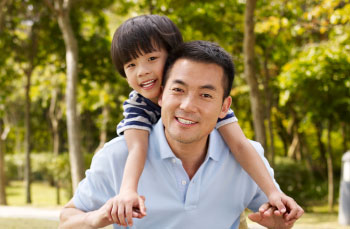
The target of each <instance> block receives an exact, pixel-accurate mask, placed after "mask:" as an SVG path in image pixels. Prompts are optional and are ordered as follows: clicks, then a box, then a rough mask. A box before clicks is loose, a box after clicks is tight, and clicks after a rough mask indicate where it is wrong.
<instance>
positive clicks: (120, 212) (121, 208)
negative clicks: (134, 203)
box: [118, 204, 126, 226]
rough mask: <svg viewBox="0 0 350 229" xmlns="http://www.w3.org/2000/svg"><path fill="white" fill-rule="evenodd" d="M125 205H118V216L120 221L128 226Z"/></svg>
mask: <svg viewBox="0 0 350 229" xmlns="http://www.w3.org/2000/svg"><path fill="white" fill-rule="evenodd" d="M124 216H125V206H124V205H123V204H121V205H120V206H119V207H118V218H119V221H120V224H121V225H122V226H126V222H125V217H124Z"/></svg>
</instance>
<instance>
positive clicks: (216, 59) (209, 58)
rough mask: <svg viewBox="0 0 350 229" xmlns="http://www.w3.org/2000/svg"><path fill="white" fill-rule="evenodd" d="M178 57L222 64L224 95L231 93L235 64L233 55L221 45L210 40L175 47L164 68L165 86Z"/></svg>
mask: <svg viewBox="0 0 350 229" xmlns="http://www.w3.org/2000/svg"><path fill="white" fill-rule="evenodd" d="M178 59H188V60H192V61H195V62H201V63H208V64H209V63H212V64H216V65H218V66H220V67H221V68H222V70H223V74H224V75H223V81H222V84H223V87H224V96H223V98H226V97H227V96H229V95H230V91H231V88H232V83H233V80H234V77H235V70H234V64H233V61H232V58H231V55H230V54H228V53H227V52H226V51H225V50H224V49H223V48H221V47H220V46H219V45H217V44H215V43H212V42H208V41H192V42H186V43H183V44H181V45H179V46H178V47H177V48H175V49H174V50H173V51H172V52H171V53H170V55H169V57H168V60H167V64H166V66H165V69H164V77H163V83H162V85H163V87H164V86H165V84H166V82H167V80H168V78H169V74H170V72H171V69H172V67H173V65H174V63H175V62H176V61H177V60H178Z"/></svg>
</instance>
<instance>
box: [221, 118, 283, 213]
mask: <svg viewBox="0 0 350 229" xmlns="http://www.w3.org/2000/svg"><path fill="white" fill-rule="evenodd" d="M219 131H220V134H221V135H222V137H223V138H224V140H225V142H226V144H227V145H228V146H229V148H230V150H231V152H232V154H233V155H234V156H235V158H236V160H237V161H238V162H239V163H240V165H241V166H242V167H243V169H244V170H245V171H246V172H247V173H248V174H249V175H250V176H251V177H252V178H253V180H254V181H255V182H256V183H257V184H258V185H259V187H260V188H261V189H262V191H263V192H264V193H265V194H266V196H267V197H268V198H269V201H272V203H271V204H272V205H274V206H276V207H277V208H278V209H279V210H280V211H281V212H283V213H284V212H285V211H286V208H285V205H284V203H283V202H282V201H281V199H282V198H281V195H282V193H281V192H280V191H279V190H278V189H277V187H276V186H275V184H274V182H273V180H272V178H271V176H270V174H269V172H268V171H267V169H266V166H265V164H264V162H263V161H262V159H261V158H260V156H259V155H258V153H257V152H256V150H255V149H254V147H253V146H252V145H251V144H250V142H249V141H248V139H247V138H246V137H245V135H244V133H243V131H242V129H241V128H240V126H239V125H238V123H237V122H233V123H228V124H226V125H223V126H221V127H220V128H219Z"/></svg>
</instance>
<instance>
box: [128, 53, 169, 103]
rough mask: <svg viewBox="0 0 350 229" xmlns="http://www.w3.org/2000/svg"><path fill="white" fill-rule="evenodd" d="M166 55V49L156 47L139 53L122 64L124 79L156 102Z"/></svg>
mask: <svg viewBox="0 0 350 229" xmlns="http://www.w3.org/2000/svg"><path fill="white" fill-rule="evenodd" d="M167 57H168V52H167V51H166V50H164V49H156V50H155V51H153V52H150V53H141V55H139V56H138V57H137V58H136V59H132V60H130V61H129V62H127V63H125V64H124V71H125V75H126V79H127V81H128V83H129V85H130V87H132V88H133V89H134V90H135V91H137V92H138V93H140V94H141V95H142V96H144V97H146V98H147V99H150V100H151V101H152V102H154V103H156V104H157V102H158V96H159V94H160V87H161V84H162V79H163V69H164V65H165V62H166V59H167Z"/></svg>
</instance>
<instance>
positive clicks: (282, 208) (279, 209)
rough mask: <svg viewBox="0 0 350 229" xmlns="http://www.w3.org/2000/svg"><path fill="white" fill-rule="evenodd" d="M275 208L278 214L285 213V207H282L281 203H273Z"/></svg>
mask: <svg viewBox="0 0 350 229" xmlns="http://www.w3.org/2000/svg"><path fill="white" fill-rule="evenodd" d="M275 207H276V208H277V209H278V211H279V212H281V213H282V214H283V213H285V212H286V207H285V206H284V204H283V202H282V201H277V203H275Z"/></svg>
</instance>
